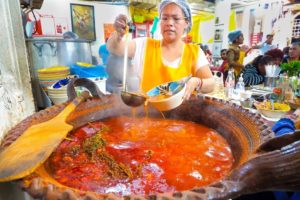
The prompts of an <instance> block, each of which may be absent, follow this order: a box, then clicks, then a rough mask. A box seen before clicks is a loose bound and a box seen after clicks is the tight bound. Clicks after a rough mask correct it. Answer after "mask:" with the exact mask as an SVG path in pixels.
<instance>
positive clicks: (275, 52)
mask: <svg viewBox="0 0 300 200" xmlns="http://www.w3.org/2000/svg"><path fill="white" fill-rule="evenodd" d="M265 55H268V56H271V57H272V58H273V64H274V65H278V66H279V65H280V64H281V62H282V60H283V56H284V54H283V52H282V51H281V50H280V49H271V50H270V51H267V52H266V53H265Z"/></svg>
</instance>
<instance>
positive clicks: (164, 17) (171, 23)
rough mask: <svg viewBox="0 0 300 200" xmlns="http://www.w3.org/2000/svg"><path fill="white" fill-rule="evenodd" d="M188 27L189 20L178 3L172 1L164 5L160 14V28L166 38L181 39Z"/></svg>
mask: <svg viewBox="0 0 300 200" xmlns="http://www.w3.org/2000/svg"><path fill="white" fill-rule="evenodd" d="M187 27H188V22H187V20H186V19H185V16H184V13H183V11H182V9H181V8H180V7H179V6H178V5H176V4H174V3H171V4H169V5H167V6H165V7H164V9H163V10H162V12H161V16H160V29H161V34H162V36H163V39H164V40H166V41H169V42H172V41H175V40H180V39H181V37H182V35H183V34H184V31H185V29H186V28H187Z"/></svg>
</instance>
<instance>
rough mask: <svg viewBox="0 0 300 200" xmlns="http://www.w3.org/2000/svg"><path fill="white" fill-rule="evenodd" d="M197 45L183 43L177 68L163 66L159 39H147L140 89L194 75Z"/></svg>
mask: <svg viewBox="0 0 300 200" xmlns="http://www.w3.org/2000/svg"><path fill="white" fill-rule="evenodd" d="M198 50H199V47H198V46H197V45H195V44H185V45H184V51H183V55H182V57H181V62H180V64H179V66H178V67H177V68H172V67H169V66H165V65H164V64H163V62H162V50H161V41H160V40H154V39H151V38H148V39H147V44H146V51H145V58H144V59H145V60H144V66H143V74H142V79H141V90H142V92H147V91H149V90H150V89H152V88H154V87H155V86H157V85H160V84H162V83H166V82H170V81H177V80H179V79H181V78H184V77H186V76H189V75H190V74H192V75H193V76H195V74H194V72H195V68H196V63H197V57H198Z"/></svg>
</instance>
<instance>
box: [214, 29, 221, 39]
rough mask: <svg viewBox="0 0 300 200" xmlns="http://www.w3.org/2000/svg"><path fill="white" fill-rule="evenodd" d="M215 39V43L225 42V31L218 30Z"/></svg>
mask: <svg viewBox="0 0 300 200" xmlns="http://www.w3.org/2000/svg"><path fill="white" fill-rule="evenodd" d="M214 39H215V42H222V41H223V29H216V31H215V38H214Z"/></svg>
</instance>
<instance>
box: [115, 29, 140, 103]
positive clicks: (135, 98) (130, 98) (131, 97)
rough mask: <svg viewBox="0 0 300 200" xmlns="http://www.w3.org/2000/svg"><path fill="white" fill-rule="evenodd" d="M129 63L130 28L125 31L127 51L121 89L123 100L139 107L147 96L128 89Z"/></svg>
mask: <svg viewBox="0 0 300 200" xmlns="http://www.w3.org/2000/svg"><path fill="white" fill-rule="evenodd" d="M127 64H128V28H126V33H125V52H124V65H123V70H124V71H123V88H122V91H121V99H122V101H123V102H124V103H125V104H126V105H128V106H131V107H137V106H140V105H142V104H144V102H145V101H146V97H145V96H143V95H141V94H136V93H132V92H128V91H127Z"/></svg>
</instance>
